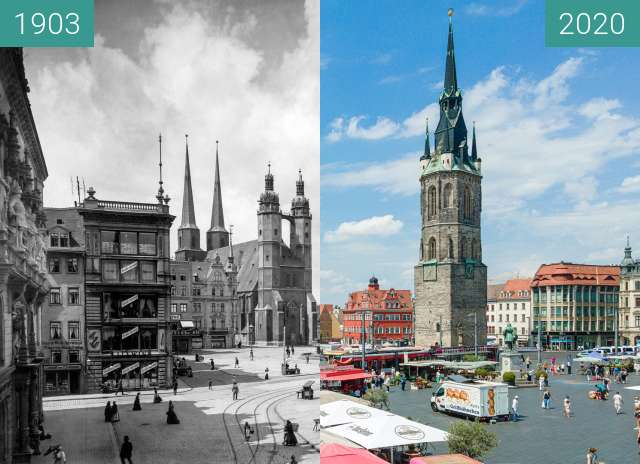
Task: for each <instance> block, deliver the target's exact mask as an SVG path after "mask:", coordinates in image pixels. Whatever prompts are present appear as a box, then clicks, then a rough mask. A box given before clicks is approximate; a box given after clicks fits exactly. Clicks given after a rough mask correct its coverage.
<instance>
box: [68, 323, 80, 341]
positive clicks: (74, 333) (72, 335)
mask: <svg viewBox="0 0 640 464" xmlns="http://www.w3.org/2000/svg"><path fill="white" fill-rule="evenodd" d="M68 329H69V340H80V323H79V322H69V323H68Z"/></svg>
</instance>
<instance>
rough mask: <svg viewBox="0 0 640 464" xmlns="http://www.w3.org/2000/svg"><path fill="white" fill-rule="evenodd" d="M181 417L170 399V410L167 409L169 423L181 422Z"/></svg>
mask: <svg viewBox="0 0 640 464" xmlns="http://www.w3.org/2000/svg"><path fill="white" fill-rule="evenodd" d="M179 423H180V419H178V416H176V412H175V411H174V410H173V401H169V410H168V411H167V424H179Z"/></svg>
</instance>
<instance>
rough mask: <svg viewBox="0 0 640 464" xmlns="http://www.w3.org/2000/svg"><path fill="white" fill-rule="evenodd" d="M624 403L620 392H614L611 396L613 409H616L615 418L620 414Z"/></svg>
mask: <svg viewBox="0 0 640 464" xmlns="http://www.w3.org/2000/svg"><path fill="white" fill-rule="evenodd" d="M623 403H624V401H623V400H622V395H621V394H620V392H616V394H615V395H613V407H614V408H616V416H617V415H619V414H621V413H622V404H623Z"/></svg>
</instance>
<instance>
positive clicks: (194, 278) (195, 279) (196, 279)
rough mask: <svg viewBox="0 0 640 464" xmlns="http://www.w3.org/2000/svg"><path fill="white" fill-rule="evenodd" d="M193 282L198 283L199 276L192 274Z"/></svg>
mask: <svg viewBox="0 0 640 464" xmlns="http://www.w3.org/2000/svg"><path fill="white" fill-rule="evenodd" d="M193 281H194V282H200V276H199V275H198V274H193Z"/></svg>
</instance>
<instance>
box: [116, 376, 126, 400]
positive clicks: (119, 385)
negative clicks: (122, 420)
mask: <svg viewBox="0 0 640 464" xmlns="http://www.w3.org/2000/svg"><path fill="white" fill-rule="evenodd" d="M118 393H122V396H124V386H123V385H122V379H120V380H118V389H117V390H116V394H115V396H118Z"/></svg>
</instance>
